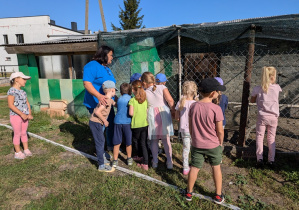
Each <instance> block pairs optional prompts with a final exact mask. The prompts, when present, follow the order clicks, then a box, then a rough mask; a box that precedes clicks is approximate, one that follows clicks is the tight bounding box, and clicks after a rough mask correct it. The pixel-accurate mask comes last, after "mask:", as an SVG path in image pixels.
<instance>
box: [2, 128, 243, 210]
mask: <svg viewBox="0 0 299 210" xmlns="http://www.w3.org/2000/svg"><path fill="white" fill-rule="evenodd" d="M0 126H3V127H6V128H8V129H11V130H13V129H12V127H11V126H9V125H4V124H0ZM27 133H28V134H29V136H32V137H34V138H37V139H40V140H43V141H46V142H48V143H50V144H54V145H56V146H60V147H62V148H64V149H65V150H67V151H69V152H73V153H75V154H77V155H81V156H84V157H87V158H88V159H92V160H94V161H97V160H98V159H97V157H95V156H92V155H90V154H87V153H85V152H81V151H79V150H76V149H73V148H70V147H67V146H65V145H63V144H59V143H56V142H54V141H51V140H49V139H46V138H44V137H42V136H38V135H36V134H34V133H30V132H27ZM116 169H117V170H119V171H122V172H124V173H127V174H131V175H134V176H136V177H139V178H142V179H145V180H148V181H151V182H154V183H156V184H159V185H162V186H165V187H171V188H173V189H175V190H178V191H182V189H180V188H178V187H177V186H175V185H171V184H168V183H166V182H162V181H160V180H158V179H155V178H152V177H150V176H147V175H144V174H142V173H139V172H137V171H132V170H129V169H126V168H123V167H120V166H117V167H116ZM192 195H193V196H194V197H198V198H200V199H205V200H209V201H212V202H213V199H212V198H211V197H209V196H206V195H202V194H197V193H193V194H192ZM220 205H222V206H225V207H227V208H230V209H234V210H239V209H240V208H239V207H237V206H234V205H231V204H228V203H222V204H220Z"/></svg>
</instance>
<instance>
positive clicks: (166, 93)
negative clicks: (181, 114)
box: [163, 88, 174, 110]
mask: <svg viewBox="0 0 299 210" xmlns="http://www.w3.org/2000/svg"><path fill="white" fill-rule="evenodd" d="M163 96H164V98H165V100H166V101H167V103H168V105H169V107H170V109H171V110H174V100H173V98H172V96H171V95H170V93H169V90H168V88H165V89H164V90H163Z"/></svg>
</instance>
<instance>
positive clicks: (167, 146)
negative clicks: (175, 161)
mask: <svg viewBox="0 0 299 210" xmlns="http://www.w3.org/2000/svg"><path fill="white" fill-rule="evenodd" d="M161 140H162V143H163V147H164V151H165V155H166V157H167V163H168V164H170V163H172V148H171V143H170V137H169V136H167V138H166V139H161ZM158 143H159V140H158V139H153V140H151V150H152V155H153V162H154V163H158V150H159V144H158Z"/></svg>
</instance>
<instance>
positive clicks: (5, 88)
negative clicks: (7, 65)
mask: <svg viewBox="0 0 299 210" xmlns="http://www.w3.org/2000/svg"><path fill="white" fill-rule="evenodd" d="M9 88H10V86H3V87H0V96H3V95H6V94H7V91H8V90H9Z"/></svg>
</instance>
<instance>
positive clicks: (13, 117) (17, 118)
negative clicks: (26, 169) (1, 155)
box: [7, 72, 33, 159]
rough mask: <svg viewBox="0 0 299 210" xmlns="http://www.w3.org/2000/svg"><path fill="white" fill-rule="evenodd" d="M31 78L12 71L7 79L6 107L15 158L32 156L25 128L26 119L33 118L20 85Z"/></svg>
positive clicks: (26, 126) (26, 125)
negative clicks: (11, 130) (7, 108)
mask: <svg viewBox="0 0 299 210" xmlns="http://www.w3.org/2000/svg"><path fill="white" fill-rule="evenodd" d="M29 79H31V77H29V76H25V75H24V74H23V73H22V72H15V73H12V74H11V76H10V78H9V80H10V84H11V88H10V89H9V90H8V92H7V95H8V96H7V101H8V107H9V109H10V124H11V126H12V128H13V132H14V136H13V145H14V149H15V156H14V157H15V158H16V159H24V158H25V157H26V156H32V153H31V152H30V150H29V149H28V137H27V128H28V120H31V119H33V117H32V115H31V109H30V104H29V102H28V99H27V94H26V92H25V91H24V90H22V89H21V87H24V86H25V84H26V81H27V80H29ZM20 139H21V141H22V144H23V147H24V153H23V152H22V151H21V147H20V143H21V142H20Z"/></svg>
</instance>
